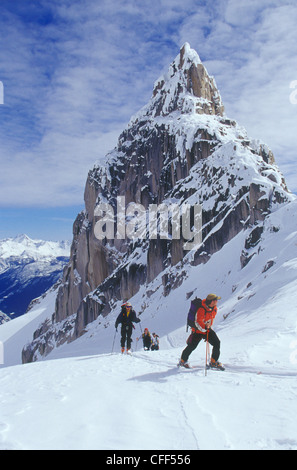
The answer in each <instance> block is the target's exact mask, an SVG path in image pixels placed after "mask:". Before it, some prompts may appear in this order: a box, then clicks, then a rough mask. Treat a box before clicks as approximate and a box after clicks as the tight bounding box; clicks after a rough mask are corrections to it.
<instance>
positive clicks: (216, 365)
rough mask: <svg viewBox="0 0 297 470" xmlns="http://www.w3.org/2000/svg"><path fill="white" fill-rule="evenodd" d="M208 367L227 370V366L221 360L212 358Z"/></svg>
mask: <svg viewBox="0 0 297 470" xmlns="http://www.w3.org/2000/svg"><path fill="white" fill-rule="evenodd" d="M208 368H209V369H216V370H225V367H224V366H223V365H222V364H221V363H220V362H219V361H215V360H214V359H212V358H211V360H210V363H209V366H208Z"/></svg>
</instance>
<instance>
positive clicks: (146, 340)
mask: <svg viewBox="0 0 297 470" xmlns="http://www.w3.org/2000/svg"><path fill="white" fill-rule="evenodd" d="M141 338H142V341H143V348H144V350H145V351H149V350H150V349H151V345H152V337H151V334H150V332H149V330H148V329H147V328H145V329H144V332H143V334H142V335H141ZM139 340H140V338H136V341H139Z"/></svg>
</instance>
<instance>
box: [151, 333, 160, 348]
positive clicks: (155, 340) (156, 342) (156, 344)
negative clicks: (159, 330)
mask: <svg viewBox="0 0 297 470" xmlns="http://www.w3.org/2000/svg"><path fill="white" fill-rule="evenodd" d="M159 348H160V347H159V336H158V335H156V333H153V337H152V346H151V350H152V351H159Z"/></svg>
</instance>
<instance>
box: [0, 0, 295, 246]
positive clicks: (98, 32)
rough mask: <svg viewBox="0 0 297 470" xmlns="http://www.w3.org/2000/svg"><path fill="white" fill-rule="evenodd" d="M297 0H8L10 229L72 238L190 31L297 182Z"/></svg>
mask: <svg viewBox="0 0 297 470" xmlns="http://www.w3.org/2000/svg"><path fill="white" fill-rule="evenodd" d="M296 24H297V4H296V1H295V0H281V1H280V0H271V1H270V0H262V1H261V2H259V1H258V0H209V1H205V0H204V1H194V0H184V1H183V2H180V0H178V1H177V0H158V1H157V0H149V1H147V0H143V1H142V2H139V1H138V0H137V1H136V0H126V1H125V2H124V1H122V0H121V1H119V0H114V1H112V2H111V1H110V0H88V1H85V0H71V1H70V0H59V1H56V0H51V1H48V0H47V1H45V0H43V1H36V0H34V1H32V0H14V1H11V0H1V3H0V41H1V45H0V81H1V82H2V83H3V86H4V104H3V105H0V238H5V237H7V236H14V235H16V234H18V233H27V234H28V235H29V236H31V237H32V238H47V239H49V240H58V239H63V238H68V239H70V238H71V234H72V224H73V221H74V219H75V216H76V214H77V213H78V212H79V211H80V210H82V209H83V207H84V204H83V193H84V185H85V181H86V178H87V173H88V171H89V170H90V169H91V168H92V166H93V164H94V162H95V161H97V160H100V159H103V158H104V156H105V155H106V153H107V152H108V151H109V150H111V149H112V148H113V147H114V146H115V145H116V143H117V138H118V136H119V134H120V133H121V131H122V130H123V128H124V127H125V125H126V124H127V122H128V121H129V119H130V117H131V115H133V114H134V113H135V112H137V111H138V110H139V108H140V107H142V106H143V105H144V104H146V102H147V101H148V100H149V98H150V96H151V93H152V89H153V84H154V82H155V80H156V79H157V78H158V77H159V76H160V75H161V73H163V72H164V71H165V70H167V68H168V66H169V64H170V63H171V62H172V60H173V59H174V58H175V57H176V55H177V54H178V52H179V49H180V47H181V46H182V45H183V44H184V42H186V41H188V42H189V43H190V44H191V47H192V48H194V49H196V51H197V52H198V54H199V55H200V57H201V59H202V61H203V63H204V65H205V66H206V68H207V70H208V71H209V73H210V74H211V75H214V76H215V79H216V82H217V85H218V87H219V89H220V92H221V95H222V99H223V103H224V105H225V109H226V113H227V115H228V116H229V117H230V118H232V119H236V120H237V121H238V122H239V123H240V124H241V125H242V126H243V127H245V128H246V129H247V131H248V133H249V135H250V136H251V137H252V138H258V139H260V140H262V141H264V142H265V143H266V144H267V145H268V146H269V147H270V148H271V149H272V151H273V152H274V154H275V158H276V161H277V164H278V166H279V167H280V169H281V171H282V172H283V173H284V175H285V177H286V179H287V183H288V186H289V187H290V188H291V190H293V191H294V192H297V162H296V148H297V132H296V118H297V105H296V104H293V103H292V102H291V101H290V94H291V93H292V89H290V84H291V82H292V81H294V80H297V33H296Z"/></svg>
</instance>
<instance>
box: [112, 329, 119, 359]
mask: <svg viewBox="0 0 297 470" xmlns="http://www.w3.org/2000/svg"><path fill="white" fill-rule="evenodd" d="M117 332H118V330H117V329H116V330H115V332H114V337H113V343H112V350H111V354H112V353H113V348H114V342H115V338H116V334H117Z"/></svg>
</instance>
